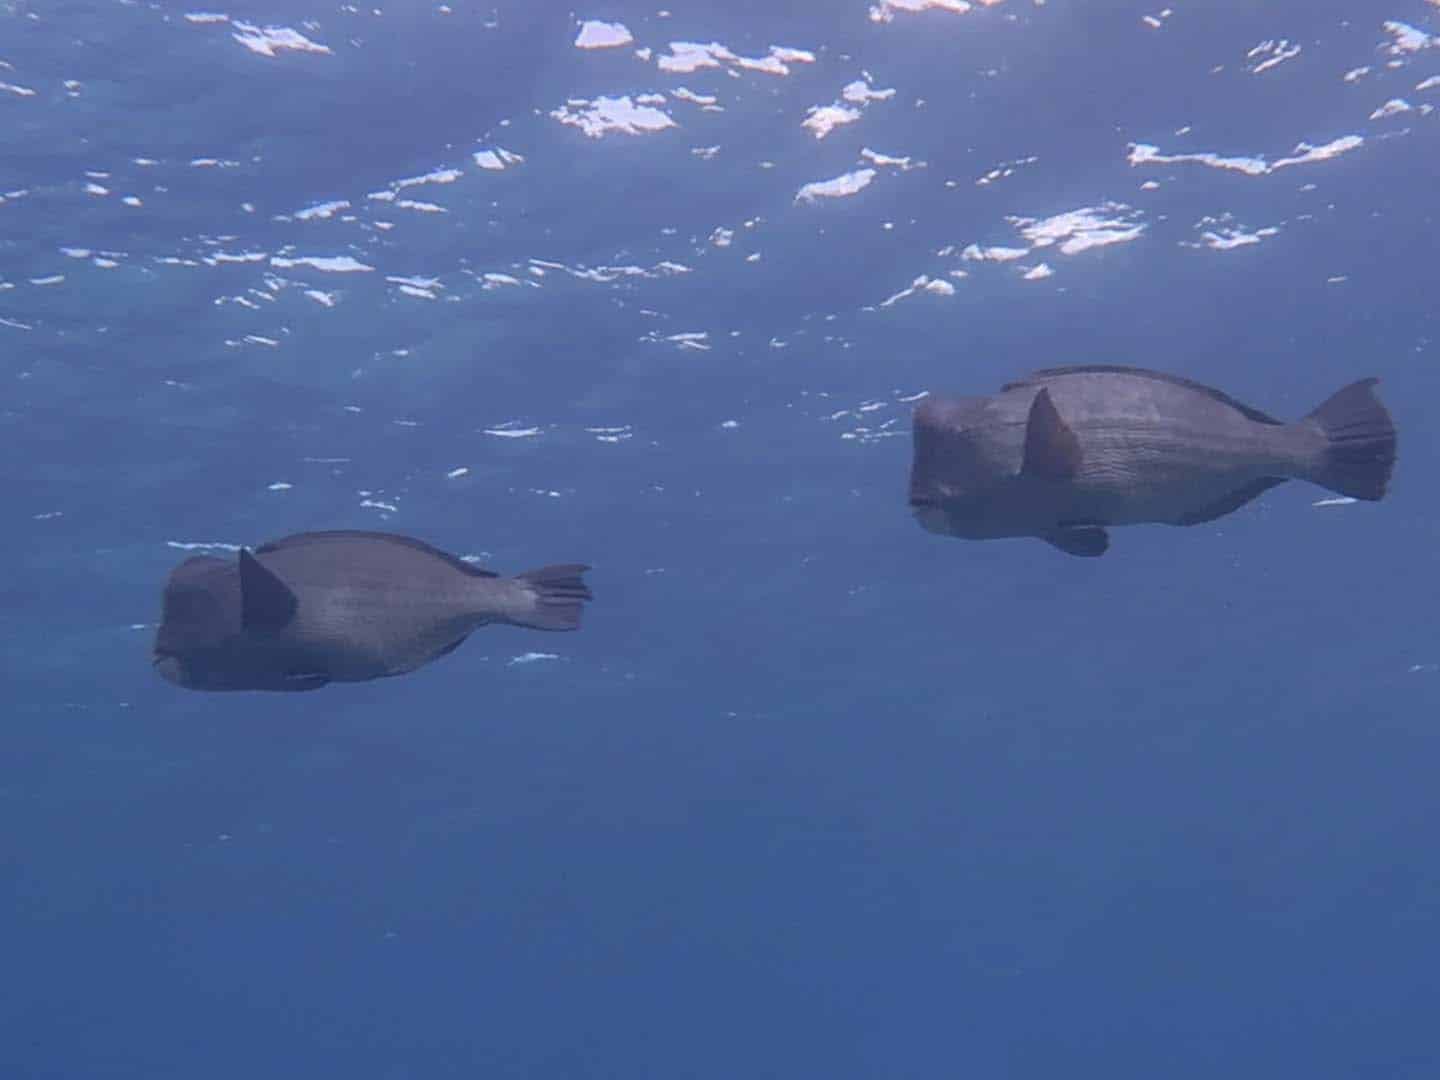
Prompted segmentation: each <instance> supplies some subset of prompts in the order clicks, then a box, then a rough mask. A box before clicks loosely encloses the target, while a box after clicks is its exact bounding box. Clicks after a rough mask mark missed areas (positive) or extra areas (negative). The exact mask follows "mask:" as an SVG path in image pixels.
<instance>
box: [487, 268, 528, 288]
mask: <svg viewBox="0 0 1440 1080" xmlns="http://www.w3.org/2000/svg"><path fill="white" fill-rule="evenodd" d="M523 284H525V282H522V281H521V280H520V279H519V278H517V277H514V276H513V275H511V274H497V273H495V272H494V271H491V272H489V273H486V274H481V275H480V287H481V288H482V289H501V288H505V287H506V286H515V285H523ZM532 284H533V283H532Z"/></svg>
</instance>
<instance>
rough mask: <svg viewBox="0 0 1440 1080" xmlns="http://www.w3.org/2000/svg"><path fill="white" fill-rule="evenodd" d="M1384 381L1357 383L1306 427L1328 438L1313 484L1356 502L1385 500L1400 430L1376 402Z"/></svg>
mask: <svg viewBox="0 0 1440 1080" xmlns="http://www.w3.org/2000/svg"><path fill="white" fill-rule="evenodd" d="M1378 381H1379V380H1378V379H1361V380H1360V381H1359V382H1355V383H1351V384H1350V385H1349V386H1347V387H1345V388H1344V389H1343V390H1339V391H1337V392H1335V393H1334V394H1332V395H1331V396H1330V397H1329V398H1327V399H1326V400H1325V401H1324V402H1323V403H1321V405H1320V406H1319V407H1318V408H1317V409H1315V411H1314V412H1312V413H1311V414H1310V415H1309V416H1307V417H1305V419H1304V421H1302V422H1303V423H1306V424H1310V425H1311V426H1313V427H1315V428H1318V429H1319V431H1320V432H1321V434H1323V435H1324V436H1325V445H1324V448H1323V449H1322V450H1321V457H1320V461H1319V463H1318V466H1317V467H1316V468H1315V469H1314V470H1313V472H1312V473H1311V475H1310V479H1311V480H1313V481H1315V483H1317V484H1319V485H1321V486H1322V487H1327V488H1329V489H1330V490H1331V491H1336V492H1339V493H1340V494H1341V495H1348V496H1350V497H1351V498H1353V499H1370V500H1375V499H1379V498H1381V497H1382V496H1384V494H1385V488H1386V486H1387V485H1388V484H1389V483H1390V471H1391V469H1393V468H1394V466H1395V424H1394V421H1392V420H1391V419H1390V414H1389V412H1387V411H1386V409H1385V406H1384V405H1382V404H1381V403H1380V399H1379V398H1377V397H1376V396H1375V391H1374V386H1375V384H1376V383H1377V382H1378Z"/></svg>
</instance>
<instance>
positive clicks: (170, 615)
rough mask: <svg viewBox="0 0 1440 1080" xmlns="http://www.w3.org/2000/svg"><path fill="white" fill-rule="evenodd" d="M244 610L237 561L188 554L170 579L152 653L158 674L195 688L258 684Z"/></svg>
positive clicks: (236, 688)
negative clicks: (242, 617)
mask: <svg viewBox="0 0 1440 1080" xmlns="http://www.w3.org/2000/svg"><path fill="white" fill-rule="evenodd" d="M240 611H241V603H240V578H239V574H238V573H237V571H236V566H235V563H233V562H230V561H228V560H224V559H216V558H212V557H211V556H208V555H198V556H195V557H194V558H190V559H186V560H185V561H184V562H183V563H181V564H180V565H179V566H177V567H176V568H175V569H174V570H173V571H171V573H170V577H169V579H168V580H167V581H166V582H165V594H164V598H163V600H162V610H161V617H160V628H159V629H158V630H157V631H156V632H155V643H154V646H153V649H152V652H151V663H152V665H153V666H154V668H155V671H156V673H157V674H159V675H160V677H161V678H163V679H164V680H165V681H166V682H169V683H173V684H174V685H176V686H183V687H185V688H186V689H190V690H242V689H253V688H255V687H254V685H253V684H254V680H255V678H256V676H257V669H259V668H260V665H259V664H258V663H257V661H256V658H255V657H253V656H252V654H253V653H254V652H255V650H254V648H253V647H252V646H249V645H248V644H247V642H246V640H245V636H244V634H243V632H242V629H241V625H240ZM261 674H263V671H262V672H261Z"/></svg>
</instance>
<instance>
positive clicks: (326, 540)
mask: <svg viewBox="0 0 1440 1080" xmlns="http://www.w3.org/2000/svg"><path fill="white" fill-rule="evenodd" d="M341 540H374V541H378V542H380V543H386V544H395V545H397V546H399V547H407V548H410V549H411V550H413V551H423V552H425V554H427V555H433V556H435V558H437V559H443V560H444V561H445V562H447V563H449V564H450V565H451V566H453V567H455V569H457V570H460V571H463V572H464V573H466V574H470V575H471V576H473V577H484V578H493V577H499V576H500V575H499V574H497V573H495V572H494V571H493V570H484V569H482V568H480V567H478V566H475V565H474V564H473V563H468V562H466V561H465V560H464V559H462V558H460V557H459V556H456V555H451V554H450V553H449V552H448V551H441V550H440V549H439V548H437V547H432V546H431V545H429V544H427V543H425V541H424V540H416V539H415V538H414V537H411V536H401V535H400V534H399V533H387V532H371V531H369V530H367V529H321V530H319V531H318V532H303V533H293V534H291V535H290V536H282V537H281V538H280V539H279V540H271V541H269V542H268V543H265V544H261V545H260V546H259V547H258V548H256V549H255V554H257V555H264V554H265V553H266V552H268V551H279V550H280V549H281V548H293V547H302V546H305V545H309V544H332V543H335V542H337V541H341Z"/></svg>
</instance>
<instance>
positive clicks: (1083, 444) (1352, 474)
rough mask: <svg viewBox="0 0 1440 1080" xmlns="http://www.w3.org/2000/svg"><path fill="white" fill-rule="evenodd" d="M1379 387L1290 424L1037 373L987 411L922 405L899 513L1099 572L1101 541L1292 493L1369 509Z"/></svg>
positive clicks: (1339, 398)
mask: <svg viewBox="0 0 1440 1080" xmlns="http://www.w3.org/2000/svg"><path fill="white" fill-rule="evenodd" d="M1376 381H1377V380H1375V379H1362V380H1360V381H1359V382H1356V383H1352V384H1351V385H1350V386H1347V387H1345V388H1344V389H1342V390H1340V391H1338V392H1337V393H1335V394H1333V395H1332V396H1331V397H1330V398H1328V399H1327V400H1326V401H1325V402H1323V403H1322V404H1321V405H1320V406H1319V407H1317V408H1316V409H1315V410H1314V411H1313V412H1311V413H1310V414H1309V415H1308V416H1306V417H1304V418H1303V419H1301V420H1298V421H1296V422H1294V423H1289V424H1287V423H1283V422H1281V421H1279V420H1276V419H1275V418H1274V417H1271V416H1268V415H1266V414H1265V413H1263V412H1261V411H1260V410H1258V409H1255V408H1252V407H1251V406H1249V405H1246V404H1244V403H1242V402H1240V401H1237V400H1236V399H1234V398H1232V397H1230V396H1229V395H1228V394H1225V393H1223V392H1221V391H1219V390H1215V389H1213V388H1211V387H1208V386H1205V385H1203V384H1201V383H1197V382H1192V381H1191V380H1189V379H1183V378H1179V377H1177V376H1174V375H1166V374H1162V373H1160V372H1154V371H1147V370H1144V369H1141V368H1130V367H1121V366H1118V365H1089V366H1081V367H1064V368H1048V369H1045V370H1042V371H1037V372H1035V373H1034V374H1033V375H1031V376H1029V377H1027V378H1025V379H1022V380H1020V381H1018V382H1013V383H1009V384H1007V385H1006V386H1004V387H1002V389H1001V391H1000V393H998V394H995V395H993V396H991V397H967V398H954V397H930V398H927V399H925V400H924V401H922V402H921V403H920V404H919V405H918V406H916V408H915V414H914V435H913V438H914V458H913V462H912V465H911V471H910V507H911V512H912V513H913V514H914V515H915V518H916V520H917V521H919V523H920V524H921V526H922V527H924V528H925V529H927V530H929V531H930V532H934V533H939V534H941V535H944V536H955V537H961V538H964V539H971V540H985V539H995V538H1000V537H1007V536H1031V537H1037V538H1039V539H1042V540H1045V541H1046V542H1047V543H1049V544H1051V545H1053V546H1055V547H1057V548H1059V549H1060V550H1061V551H1064V552H1067V553H1069V554H1071V555H1083V556H1096V555H1102V554H1104V553H1105V551H1106V550H1107V548H1108V547H1109V536H1108V534H1107V532H1106V528H1107V527H1108V526H1111V525H1134V524H1141V523H1146V522H1153V523H1163V524H1170V525H1198V524H1200V523H1202V522H1207V521H1214V520H1216V519H1217V518H1220V517H1223V516H1225V515H1226V514H1229V513H1231V512H1233V511H1235V510H1238V509H1239V508H1240V507H1242V506H1244V505H1245V504H1246V503H1248V502H1250V501H1251V500H1252V499H1255V498H1256V497H1258V496H1259V495H1261V494H1262V493H1263V492H1265V491H1268V490H1269V489H1270V488H1272V487H1274V486H1275V485H1276V484H1281V483H1284V482H1285V481H1286V480H1289V479H1302V480H1309V481H1311V482H1312V483H1315V484H1319V485H1320V486H1322V487H1325V488H1329V489H1330V490H1331V491H1335V492H1337V493H1339V494H1341V495H1347V496H1350V497H1351V498H1355V499H1365V500H1371V501H1373V500H1378V499H1380V498H1382V497H1383V496H1384V494H1385V491H1386V488H1387V486H1388V484H1389V481H1390V474H1391V471H1392V469H1393V467H1394V463H1395V447H1396V434H1395V426H1394V423H1393V422H1392V421H1391V419H1390V414H1389V413H1388V412H1387V411H1386V409H1385V406H1384V405H1382V404H1381V403H1380V401H1379V399H1378V398H1377V397H1376V396H1375V392H1374V386H1375V383H1376Z"/></svg>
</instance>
